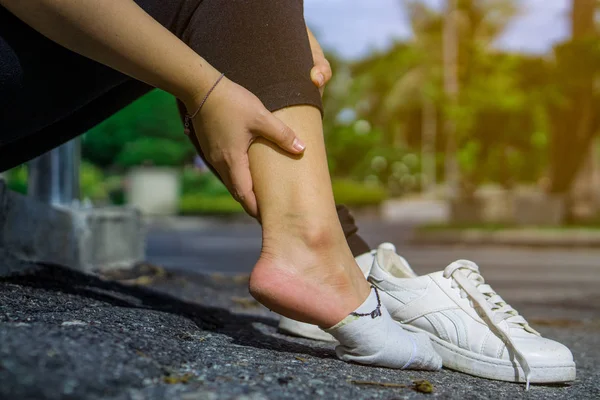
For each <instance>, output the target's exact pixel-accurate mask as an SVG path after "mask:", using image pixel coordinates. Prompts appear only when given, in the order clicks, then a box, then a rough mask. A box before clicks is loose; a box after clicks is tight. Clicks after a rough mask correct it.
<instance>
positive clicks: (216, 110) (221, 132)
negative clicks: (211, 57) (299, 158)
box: [188, 75, 305, 218]
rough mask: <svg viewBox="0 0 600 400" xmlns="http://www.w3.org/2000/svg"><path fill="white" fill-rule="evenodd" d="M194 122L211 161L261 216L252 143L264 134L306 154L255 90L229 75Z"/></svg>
mask: <svg viewBox="0 0 600 400" xmlns="http://www.w3.org/2000/svg"><path fill="white" fill-rule="evenodd" d="M217 77H218V75H217ZM215 80H216V78H215ZM200 101H201V99H200ZM197 106H198V105H197V104H196V105H194V106H190V107H189V108H188V110H192V108H193V107H197ZM193 122H194V130H195V131H196V135H197V137H198V141H199V143H200V147H201V148H202V151H203V152H204V155H205V157H206V158H207V161H208V162H209V163H210V164H211V165H212V166H213V167H214V168H215V169H216V170H217V172H218V173H219V176H220V177H221V179H223V182H224V183H225V186H227V189H228V190H229V192H230V193H231V194H232V195H233V197H234V198H235V199H236V200H237V201H238V202H239V203H240V204H242V206H243V207H244V209H245V210H246V212H247V213H248V214H250V215H251V216H253V217H255V218H256V217H258V205H257V202H256V196H255V195H254V191H253V185H252V175H251V174H250V162H249V159H248V149H249V148H250V145H251V144H252V142H253V141H254V140H255V139H256V138H258V137H264V138H265V139H268V140H270V141H272V142H273V143H275V144H277V145H278V146H279V147H281V148H282V149H283V150H285V151H287V152H289V153H291V154H302V153H303V152H304V148H305V145H304V143H302V141H301V140H300V139H299V138H298V137H296V134H295V133H294V132H293V131H292V130H291V129H290V128H289V127H288V126H286V125H285V124H284V123H283V122H281V121H280V120H279V119H277V118H276V117H275V116H274V115H273V114H271V113H270V112H269V111H268V110H267V109H266V108H265V106H264V105H263V104H262V103H261V101H260V100H259V99H258V98H257V97H256V96H255V95H254V94H252V93H251V92H249V91H248V90H246V89H245V88H243V87H242V86H240V85H237V84H236V83H234V82H232V81H230V80H229V79H227V78H226V77H225V78H223V79H222V80H221V82H219V84H218V85H217V86H216V87H215V89H214V91H213V92H212V93H211V94H210V96H209V98H208V100H207V101H206V103H205V104H204V106H203V107H202V110H201V111H200V113H199V114H198V115H197V116H196V117H195V118H194V121H193Z"/></svg>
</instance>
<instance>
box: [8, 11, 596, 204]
mask: <svg viewBox="0 0 600 400" xmlns="http://www.w3.org/2000/svg"><path fill="white" fill-rule="evenodd" d="M399 1H400V2H402V3H403V5H404V6H405V9H406V10H408V14H409V17H410V23H411V26H412V30H413V33H414V35H413V37H412V38H411V39H410V40H407V41H403V42H398V43H396V44H395V45H393V46H392V47H391V48H389V50H387V51H385V52H375V53H372V54H371V55H370V56H368V57H365V58H363V59H361V60H356V61H351V62H350V61H346V60H343V59H341V58H339V57H337V56H336V54H335V53H329V54H328V59H329V60H330V62H331V65H332V68H333V72H334V78H333V80H332V81H331V82H330V84H329V86H328V88H327V90H326V92H325V96H324V99H323V101H324V104H325V112H326V113H325V118H324V126H325V141H326V145H327V149H328V162H329V167H330V170H331V174H332V177H333V180H334V188H336V196H337V199H336V200H337V201H339V202H348V203H350V205H368V204H377V203H379V202H381V201H383V200H384V199H385V198H386V197H387V196H402V195H406V194H409V193H412V192H426V191H432V190H435V188H436V187H437V186H439V185H440V184H442V183H444V184H445V185H446V186H449V187H450V188H451V189H454V193H453V195H455V196H458V197H465V196H466V197H469V196H473V195H474V193H475V192H476V190H477V188H479V187H481V186H482V185H485V184H488V183H493V184H496V185H500V186H502V187H504V188H507V189H510V188H511V187H514V186H515V185H522V184H529V185H538V186H540V187H543V189H544V190H545V191H547V192H549V193H559V194H566V193H569V191H570V190H571V189H572V186H573V182H574V181H575V178H576V176H577V174H578V172H579V171H580V170H581V168H582V164H583V163H584V161H585V158H586V157H585V155H586V154H588V153H589V152H590V149H592V147H593V143H594V141H593V140H594V138H595V137H596V135H597V133H598V130H599V127H600V113H598V112H597V110H598V109H599V107H600V84H599V83H600V76H599V71H600V41H599V40H598V24H597V20H596V15H598V2H597V1H596V0H571V8H572V13H571V25H572V32H571V37H570V38H569V39H568V40H566V41H564V42H563V43H559V44H557V45H556V46H555V48H554V50H553V51H552V52H551V53H549V54H542V55H531V54H517V53H510V52H506V51H503V50H499V49H498V48H496V47H494V43H495V42H496V40H497V39H498V38H499V36H500V35H501V34H502V33H503V32H504V31H505V29H506V27H507V26H508V25H509V24H510V23H511V21H512V20H513V19H514V18H515V16H517V15H518V13H519V12H520V11H521V10H520V8H519V3H520V2H519V1H516V0H445V1H444V2H442V3H443V7H442V8H433V7H431V6H430V5H429V4H430V2H426V1H420V0H399ZM194 155H195V153H194V150H193V147H192V146H191V145H190V144H189V143H188V140H187V138H186V137H185V135H183V133H182V125H181V121H180V118H179V114H178V111H177V106H176V103H175V100H174V99H173V97H172V96H170V95H168V94H166V93H164V92H162V91H159V90H155V91H153V92H151V93H150V94H148V95H146V96H145V97H143V98H141V99H140V100H138V101H136V102H135V103H133V104H131V105H130V106H129V107H127V108H126V109H124V110H122V111H121V112H119V113H118V114H116V115H114V116H113V117H111V118H109V119H108V120H106V121H104V122H103V123H101V124H100V125H98V126H97V127H95V128H94V129H92V130H90V131H89V132H87V133H86V134H85V136H84V139H83V157H84V159H85V161H86V163H85V167H84V173H83V188H84V194H85V195H86V196H89V197H90V198H92V199H113V201H117V200H116V199H118V198H119V195H118V192H119V187H122V186H123V185H124V184H126V182H124V181H123V179H121V181H119V177H120V176H123V173H124V172H125V170H126V169H127V168H130V167H134V166H171V167H176V168H181V169H182V170H183V174H182V185H181V186H182V194H183V198H182V202H181V203H182V206H181V210H182V212H183V213H195V212H207V211H210V209H211V208H213V209H215V210H217V212H237V211H240V210H241V209H240V208H239V206H237V204H235V202H232V200H231V199H230V198H229V195H228V193H227V191H226V190H225V189H224V187H223V186H222V185H221V184H220V182H219V181H218V180H217V179H216V178H215V177H213V176H212V175H210V174H208V173H206V171H202V170H199V169H197V168H194V167H193V165H194ZM23 177H24V171H23V170H22V169H19V170H16V171H14V172H13V173H12V177H11V178H10V182H11V185H13V187H15V188H17V189H18V190H20V191H24V190H25V187H24V185H25V184H24V183H23V182H24V181H23ZM107 179H108V182H109V184H106V183H104V182H105V181H107ZM121 197H122V196H121ZM206 199H211V200H206Z"/></svg>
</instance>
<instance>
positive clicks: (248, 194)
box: [229, 155, 258, 218]
mask: <svg viewBox="0 0 600 400" xmlns="http://www.w3.org/2000/svg"><path fill="white" fill-rule="evenodd" d="M229 181H230V182H231V194H232V195H233V197H234V198H235V199H236V200H237V201H238V202H239V203H240V204H241V205H242V207H244V210H246V212H247V213H248V214H250V215H251V216H252V217H254V218H256V217H257V216H258V205H257V202H256V196H255V195H254V190H253V184H252V175H251V174H250V164H249V161H248V156H247V155H246V156H245V157H243V159H242V160H239V161H233V162H232V164H231V165H229Z"/></svg>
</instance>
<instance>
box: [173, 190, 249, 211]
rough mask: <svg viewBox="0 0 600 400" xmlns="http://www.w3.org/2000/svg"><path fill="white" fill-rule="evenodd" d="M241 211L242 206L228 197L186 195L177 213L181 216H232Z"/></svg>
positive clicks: (199, 194) (181, 200)
mask: <svg viewBox="0 0 600 400" xmlns="http://www.w3.org/2000/svg"><path fill="white" fill-rule="evenodd" d="M243 211H244V209H243V208H242V206H241V205H240V204H239V203H238V202H237V201H235V200H234V199H233V198H232V197H231V196H229V195H224V196H207V195H205V194H202V193H196V194H186V195H183V196H182V197H181V199H180V201H179V213H180V214H182V215H233V214H239V213H242V212H243Z"/></svg>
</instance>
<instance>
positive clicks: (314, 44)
mask: <svg viewBox="0 0 600 400" xmlns="http://www.w3.org/2000/svg"><path fill="white" fill-rule="evenodd" d="M306 31H307V33H308V40H309V42H310V49H311V52H312V56H313V62H314V64H315V66H314V67H313V69H312V70H311V73H310V76H311V79H312V81H313V83H314V84H315V85H317V86H318V87H320V88H322V87H324V86H325V85H326V84H327V82H329V80H330V79H331V76H332V72H331V65H330V64H329V61H327V58H326V57H325V54H324V52H323V49H322V48H321V45H320V44H319V42H318V41H317V38H315V36H314V35H313V33H312V32H311V31H310V29H308V27H307V28H306Z"/></svg>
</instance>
